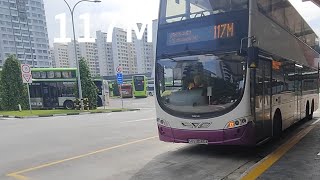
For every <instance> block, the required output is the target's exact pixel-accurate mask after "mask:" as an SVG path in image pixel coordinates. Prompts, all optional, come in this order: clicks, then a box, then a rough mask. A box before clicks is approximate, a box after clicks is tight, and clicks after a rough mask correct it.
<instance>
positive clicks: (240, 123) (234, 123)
mask: <svg viewBox="0 0 320 180" xmlns="http://www.w3.org/2000/svg"><path fill="white" fill-rule="evenodd" d="M246 124H248V119H247V118H240V119H236V120H233V121H229V122H228V123H227V125H226V127H225V129H233V128H237V127H240V126H244V125H246Z"/></svg>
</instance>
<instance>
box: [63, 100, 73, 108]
mask: <svg viewBox="0 0 320 180" xmlns="http://www.w3.org/2000/svg"><path fill="white" fill-rule="evenodd" d="M64 108H66V109H74V104H73V102H72V101H65V102H64Z"/></svg>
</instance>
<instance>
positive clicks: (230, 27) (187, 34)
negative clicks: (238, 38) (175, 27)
mask: <svg viewBox="0 0 320 180" xmlns="http://www.w3.org/2000/svg"><path fill="white" fill-rule="evenodd" d="M234 32H235V31H234V23H225V24H218V25H214V26H208V27H201V28H196V29H189V30H184V31H178V32H170V33H168V37H167V45H169V46H172V45H180V44H185V43H196V42H202V41H212V40H218V39H226V38H231V37H233V36H234Z"/></svg>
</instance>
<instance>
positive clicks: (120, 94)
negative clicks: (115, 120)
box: [119, 84, 123, 109]
mask: <svg viewBox="0 0 320 180" xmlns="http://www.w3.org/2000/svg"><path fill="white" fill-rule="evenodd" d="M119 89H120V98H121V109H123V97H122V88H121V84H120V88H119Z"/></svg>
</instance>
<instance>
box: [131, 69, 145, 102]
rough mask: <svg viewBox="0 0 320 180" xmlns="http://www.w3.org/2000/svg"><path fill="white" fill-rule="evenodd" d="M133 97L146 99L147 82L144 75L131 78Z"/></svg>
mask: <svg viewBox="0 0 320 180" xmlns="http://www.w3.org/2000/svg"><path fill="white" fill-rule="evenodd" d="M132 85H133V96H134V97H136V98H139V97H147V96H148V94H147V87H148V80H147V77H146V76H144V75H135V76H133V77H132Z"/></svg>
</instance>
